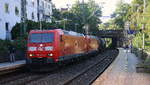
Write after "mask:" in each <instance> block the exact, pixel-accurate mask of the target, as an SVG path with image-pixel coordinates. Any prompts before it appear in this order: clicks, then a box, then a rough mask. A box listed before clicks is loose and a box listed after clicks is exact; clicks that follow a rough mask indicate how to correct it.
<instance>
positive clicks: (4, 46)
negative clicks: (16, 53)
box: [0, 40, 11, 56]
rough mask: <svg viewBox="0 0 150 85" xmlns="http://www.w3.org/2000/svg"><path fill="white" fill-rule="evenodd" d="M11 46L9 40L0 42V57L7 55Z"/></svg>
mask: <svg viewBox="0 0 150 85" xmlns="http://www.w3.org/2000/svg"><path fill="white" fill-rule="evenodd" d="M10 44H11V42H10V41H9V40H0V55H1V56H3V55H5V54H8V46H9V45H10Z"/></svg>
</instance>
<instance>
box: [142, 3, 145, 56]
mask: <svg viewBox="0 0 150 85" xmlns="http://www.w3.org/2000/svg"><path fill="white" fill-rule="evenodd" d="M143 3H144V4H143V7H144V8H143V14H144V12H145V8H146V0H143ZM143 21H144V15H143ZM144 29H145V24H144V22H143V24H142V30H144ZM144 49H145V34H144V31H143V32H142V56H143V55H144Z"/></svg>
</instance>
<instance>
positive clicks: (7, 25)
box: [5, 22, 9, 31]
mask: <svg viewBox="0 0 150 85" xmlns="http://www.w3.org/2000/svg"><path fill="white" fill-rule="evenodd" d="M5 28H6V31H9V23H8V22H6V23H5Z"/></svg>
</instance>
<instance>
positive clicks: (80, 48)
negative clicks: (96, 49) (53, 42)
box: [60, 35, 87, 59]
mask: <svg viewBox="0 0 150 85" xmlns="http://www.w3.org/2000/svg"><path fill="white" fill-rule="evenodd" d="M85 43H86V40H85V38H84V37H82V36H70V35H62V36H61V44H60V49H61V56H60V57H64V58H66V59H71V58H75V57H78V56H80V55H81V54H84V53H86V52H87V45H86V44H85Z"/></svg>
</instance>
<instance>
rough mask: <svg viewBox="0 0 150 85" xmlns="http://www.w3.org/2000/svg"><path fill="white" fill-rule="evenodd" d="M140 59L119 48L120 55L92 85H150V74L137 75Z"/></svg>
mask: <svg viewBox="0 0 150 85" xmlns="http://www.w3.org/2000/svg"><path fill="white" fill-rule="evenodd" d="M138 62H139V60H138V58H137V57H136V56H135V55H134V54H133V53H130V51H127V50H125V49H123V48H119V55H118V57H117V58H116V59H115V61H114V62H113V63H112V64H111V65H110V66H109V67H108V69H107V70H106V71H105V72H104V73H103V74H102V75H101V76H99V77H98V78H97V79H96V80H95V81H94V82H93V84H92V85H150V73H137V72H136V65H137V63H138Z"/></svg>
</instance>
